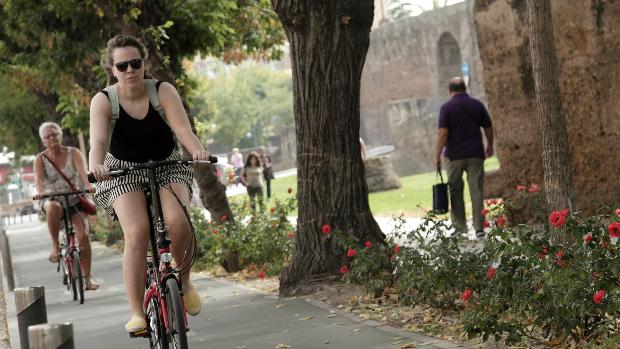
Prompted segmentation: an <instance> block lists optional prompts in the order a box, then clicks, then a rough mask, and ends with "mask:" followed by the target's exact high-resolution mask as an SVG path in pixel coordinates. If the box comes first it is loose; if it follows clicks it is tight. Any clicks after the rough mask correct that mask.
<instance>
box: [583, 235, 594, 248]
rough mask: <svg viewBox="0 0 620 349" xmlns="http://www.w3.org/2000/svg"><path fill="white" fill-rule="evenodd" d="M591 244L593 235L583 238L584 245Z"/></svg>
mask: <svg viewBox="0 0 620 349" xmlns="http://www.w3.org/2000/svg"><path fill="white" fill-rule="evenodd" d="M590 242H592V233H587V234H586V235H584V236H583V244H584V245H587V244H589V243H590Z"/></svg>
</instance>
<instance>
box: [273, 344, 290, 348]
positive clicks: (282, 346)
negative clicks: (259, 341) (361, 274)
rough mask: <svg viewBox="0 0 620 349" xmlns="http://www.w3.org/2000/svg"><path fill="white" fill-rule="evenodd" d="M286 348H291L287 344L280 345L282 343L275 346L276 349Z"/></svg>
mask: <svg viewBox="0 0 620 349" xmlns="http://www.w3.org/2000/svg"><path fill="white" fill-rule="evenodd" d="M286 348H292V347H291V346H290V345H288V344H282V343H280V344H278V345H276V349H286Z"/></svg>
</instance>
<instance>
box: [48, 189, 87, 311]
mask: <svg viewBox="0 0 620 349" xmlns="http://www.w3.org/2000/svg"><path fill="white" fill-rule="evenodd" d="M88 192H89V191H87V190H82V191H75V192H61V193H49V194H45V195H42V196H41V197H40V199H46V198H57V197H62V200H58V201H60V204H61V206H62V209H63V217H62V221H63V224H64V228H65V233H64V235H65V236H64V241H62V242H61V246H60V249H59V252H58V255H59V259H58V265H57V268H56V271H58V272H59V271H60V268H61V267H62V269H63V283H66V285H67V288H73V294H74V300H77V297H78V293H79V299H80V304H81V303H83V302H84V297H83V289H82V285H83V284H82V282H83V280H82V279H81V278H82V277H80V280H79V285H80V286H79V287H80V289H79V290H77V289H76V288H75V287H76V286H74V282H75V279H74V277H75V275H76V270H75V265H76V263H75V257H74V256H76V255H77V258H78V259H79V268H80V270H81V271H83V270H84V266H83V265H82V260H81V259H80V258H79V255H80V251H79V248H78V247H77V245H76V243H75V231H74V228H73V223H72V221H71V215H70V205H69V196H71V195H78V194H84V193H88ZM80 273H81V272H80ZM80 273H77V274H78V275H80Z"/></svg>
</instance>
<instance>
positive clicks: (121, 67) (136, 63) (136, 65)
mask: <svg viewBox="0 0 620 349" xmlns="http://www.w3.org/2000/svg"><path fill="white" fill-rule="evenodd" d="M114 66H115V67H116V69H118V71H121V72H126V71H127V68H129V66H131V67H132V68H133V69H135V70H138V69H140V68H142V58H136V59H132V60H130V61H126V62H118V63H114Z"/></svg>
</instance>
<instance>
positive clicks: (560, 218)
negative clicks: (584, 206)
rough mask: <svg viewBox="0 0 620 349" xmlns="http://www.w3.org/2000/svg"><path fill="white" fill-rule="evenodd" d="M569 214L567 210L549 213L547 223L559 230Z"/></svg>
mask: <svg viewBox="0 0 620 349" xmlns="http://www.w3.org/2000/svg"><path fill="white" fill-rule="evenodd" d="M569 213H570V211H569V210H568V209H565V210H562V211H555V212H551V214H550V215H549V223H551V225H553V226H554V227H556V228H559V227H561V226H563V225H564V223H566V217H568V214H569Z"/></svg>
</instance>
